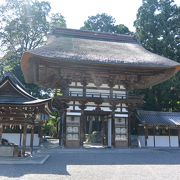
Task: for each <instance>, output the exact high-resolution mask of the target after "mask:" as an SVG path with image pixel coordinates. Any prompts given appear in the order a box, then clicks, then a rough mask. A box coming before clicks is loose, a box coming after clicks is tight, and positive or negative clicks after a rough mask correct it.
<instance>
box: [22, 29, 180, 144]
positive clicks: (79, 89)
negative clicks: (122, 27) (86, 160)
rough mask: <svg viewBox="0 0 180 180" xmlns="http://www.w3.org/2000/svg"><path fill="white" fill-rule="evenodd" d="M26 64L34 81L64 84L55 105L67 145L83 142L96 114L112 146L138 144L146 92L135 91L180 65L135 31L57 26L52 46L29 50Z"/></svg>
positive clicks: (167, 75)
mask: <svg viewBox="0 0 180 180" xmlns="http://www.w3.org/2000/svg"><path fill="white" fill-rule="evenodd" d="M21 65H22V70H23V73H24V76H25V79H26V81H27V82H28V83H35V84H38V85H42V86H45V87H50V88H53V89H61V95H60V96H57V97H56V98H55V101H54V106H55V107H56V108H57V109H59V110H60V113H61V132H60V139H61V145H63V146H66V147H80V146H82V145H83V143H84V142H85V137H86V130H87V129H88V127H89V126H90V124H92V123H90V122H88V123H87V121H88V119H91V118H92V119H94V121H97V119H99V122H101V126H102V127H103V128H101V130H100V132H101V134H108V135H107V136H108V138H107V139H106V138H104V140H102V142H104V141H106V142H107V143H106V144H107V145H108V146H115V147H127V146H134V145H137V139H136V132H137V122H136V118H135V116H134V112H135V110H136V109H139V108H140V107H141V106H142V105H143V97H141V96H136V95H135V94H133V91H134V90H135V89H144V88H148V87H151V86H153V85H155V84H158V83H160V82H162V81H165V80H167V79H169V78H170V77H171V76H173V75H174V74H175V73H176V72H178V71H179V69H180V65H179V64H178V63H176V62H173V61H171V60H169V59H167V58H164V57H161V56H158V55H155V54H153V53H150V52H148V51H147V50H145V49H143V48H142V47H141V46H140V45H139V44H138V43H137V42H136V41H135V40H134V39H133V37H131V36H126V35H115V34H113V35H112V34H108V33H96V32H89V31H80V30H71V29H55V30H54V31H53V32H52V34H51V38H50V40H49V43H48V44H47V45H46V46H43V47H41V48H37V49H35V50H33V51H30V52H25V53H24V55H23V57H22V62H21ZM92 116H94V117H92ZM97 124H98V123H97ZM86 126H88V127H86ZM105 127H108V128H105Z"/></svg>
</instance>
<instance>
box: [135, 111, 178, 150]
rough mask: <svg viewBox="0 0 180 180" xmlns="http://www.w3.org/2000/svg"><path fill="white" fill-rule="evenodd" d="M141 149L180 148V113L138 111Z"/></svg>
mask: <svg viewBox="0 0 180 180" xmlns="http://www.w3.org/2000/svg"><path fill="white" fill-rule="evenodd" d="M136 116H137V118H138V120H139V123H138V139H139V146H140V147H180V112H158V111H144V110H138V111H137V114H136Z"/></svg>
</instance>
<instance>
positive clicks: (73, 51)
mask: <svg viewBox="0 0 180 180" xmlns="http://www.w3.org/2000/svg"><path fill="white" fill-rule="evenodd" d="M27 56H37V57H38V56H39V57H45V58H46V59H49V60H51V61H53V59H56V60H59V61H61V60H65V61H71V62H72V61H73V62H74V63H76V62H82V63H93V64H110V65H114V64H115V65H118V66H122V65H126V66H129V67H137V66H138V67H140V66H141V67H154V68H172V67H175V68H178V69H180V64H179V63H177V62H174V61H172V60H170V59H168V58H165V57H162V56H159V55H156V54H154V53H151V52H149V51H147V50H146V49H144V48H143V47H142V46H141V45H140V44H138V43H137V42H136V41H135V40H134V39H133V37H131V36H128V35H117V34H108V33H93V32H88V31H79V30H69V29H68V30H64V29H59V30H55V31H54V32H52V34H51V36H50V37H49V40H48V44H47V45H46V46H43V47H40V48H37V49H35V50H31V51H28V52H25V53H24V55H23V58H22V61H23V62H24V61H27V59H28V58H27Z"/></svg>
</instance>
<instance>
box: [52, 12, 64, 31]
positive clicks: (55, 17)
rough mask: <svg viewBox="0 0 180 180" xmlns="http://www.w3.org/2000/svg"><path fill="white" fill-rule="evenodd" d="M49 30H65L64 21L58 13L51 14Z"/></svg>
mask: <svg viewBox="0 0 180 180" xmlns="http://www.w3.org/2000/svg"><path fill="white" fill-rule="evenodd" d="M50 26H51V28H54V27H56V28H66V20H65V18H64V16H62V15H61V14H60V13H56V14H52V15H51V21H50Z"/></svg>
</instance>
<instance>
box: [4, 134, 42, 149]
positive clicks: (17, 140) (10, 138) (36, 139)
mask: <svg viewBox="0 0 180 180" xmlns="http://www.w3.org/2000/svg"><path fill="white" fill-rule="evenodd" d="M2 138H4V139H7V140H8V141H9V142H10V143H14V144H17V145H20V134H18V133H3V134H2ZM22 139H23V136H22ZM30 139H31V134H27V139H26V146H30ZM21 145H22V140H21ZM33 145H34V146H39V137H38V134H34V140H33Z"/></svg>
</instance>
